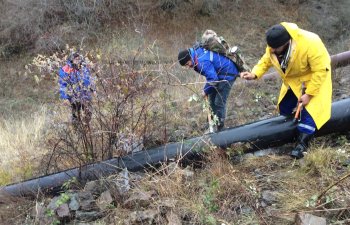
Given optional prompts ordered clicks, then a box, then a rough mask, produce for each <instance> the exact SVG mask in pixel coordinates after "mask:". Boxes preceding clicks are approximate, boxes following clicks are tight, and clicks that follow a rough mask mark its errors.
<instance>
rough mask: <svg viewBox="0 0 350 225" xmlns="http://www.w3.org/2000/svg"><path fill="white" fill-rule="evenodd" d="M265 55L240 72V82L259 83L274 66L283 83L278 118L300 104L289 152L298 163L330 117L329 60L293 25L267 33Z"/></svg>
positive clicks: (316, 42)
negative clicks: (248, 68)
mask: <svg viewBox="0 0 350 225" xmlns="http://www.w3.org/2000/svg"><path fill="white" fill-rule="evenodd" d="M266 42H267V45H268V46H267V47H266V51H265V54H264V55H263V56H262V58H261V59H260V60H259V62H258V64H257V65H255V67H254V68H253V70H252V72H251V73H250V72H242V73H241V74H240V76H241V78H244V79H246V80H253V79H258V78H260V77H262V76H263V74H264V73H265V72H266V71H267V70H268V69H269V68H270V67H271V66H273V67H274V68H275V69H276V70H277V72H278V73H279V75H280V76H281V78H282V80H283V83H282V87H281V90H280V95H279V98H278V109H279V111H280V114H281V115H291V114H292V113H293V110H294V109H295V108H296V106H297V105H298V104H300V103H302V106H303V109H302V111H301V114H300V115H301V116H300V118H299V119H300V121H299V123H298V126H297V128H298V132H299V135H298V144H297V145H296V147H295V148H294V149H293V151H292V152H291V156H292V157H294V158H297V159H300V158H302V157H304V155H303V152H305V151H306V150H307V148H308V144H309V141H310V140H311V139H312V137H313V134H314V133H315V131H316V130H318V129H320V128H321V127H322V126H323V125H324V124H325V123H326V122H327V121H328V120H329V119H330V117H331V103H332V80H331V60H330V56H329V54H328V51H327V49H326V47H325V46H324V44H323V42H322V40H321V39H320V38H319V36H318V35H317V34H315V33H312V32H309V31H306V30H303V29H300V28H299V27H298V26H297V25H296V24H294V23H287V22H283V23H280V24H276V25H274V26H272V27H271V28H269V29H268V30H267V32H266Z"/></svg>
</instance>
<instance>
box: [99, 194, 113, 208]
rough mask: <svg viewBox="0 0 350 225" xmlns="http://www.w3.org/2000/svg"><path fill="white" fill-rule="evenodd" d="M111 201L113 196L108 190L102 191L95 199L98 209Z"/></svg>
mask: <svg viewBox="0 0 350 225" xmlns="http://www.w3.org/2000/svg"><path fill="white" fill-rule="evenodd" d="M112 203H113V198H112V195H111V192H110V191H109V190H107V191H105V192H103V193H102V194H101V196H100V197H99V198H98V199H97V205H98V207H99V208H100V209H102V210H105V209H107V208H108V207H109V206H110V205H111V204H112Z"/></svg>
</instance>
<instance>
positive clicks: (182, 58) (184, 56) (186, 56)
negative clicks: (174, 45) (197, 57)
mask: <svg viewBox="0 0 350 225" xmlns="http://www.w3.org/2000/svg"><path fill="white" fill-rule="evenodd" d="M177 59H178V60H179V63H180V65H181V66H184V65H186V63H187V62H188V61H189V60H191V54H190V50H189V49H185V50H181V51H180V52H179V55H178V57H177Z"/></svg>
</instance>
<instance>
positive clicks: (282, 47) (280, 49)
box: [271, 41, 289, 55]
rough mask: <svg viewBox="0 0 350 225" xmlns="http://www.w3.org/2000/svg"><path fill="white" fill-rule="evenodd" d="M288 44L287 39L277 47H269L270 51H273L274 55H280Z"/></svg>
mask: <svg viewBox="0 0 350 225" xmlns="http://www.w3.org/2000/svg"><path fill="white" fill-rule="evenodd" d="M288 44H289V41H288V42H286V43H285V44H284V45H282V46H280V47H278V48H271V53H274V54H276V55H281V54H282V53H283V52H284V51H285V50H286V48H287V47H288Z"/></svg>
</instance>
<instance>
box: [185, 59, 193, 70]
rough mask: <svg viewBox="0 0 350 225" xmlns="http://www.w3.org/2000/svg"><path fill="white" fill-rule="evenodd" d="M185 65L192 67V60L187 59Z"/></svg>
mask: <svg viewBox="0 0 350 225" xmlns="http://www.w3.org/2000/svg"><path fill="white" fill-rule="evenodd" d="M185 66H186V67H188V68H192V67H193V63H192V60H188V61H187V63H186V64H185Z"/></svg>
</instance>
